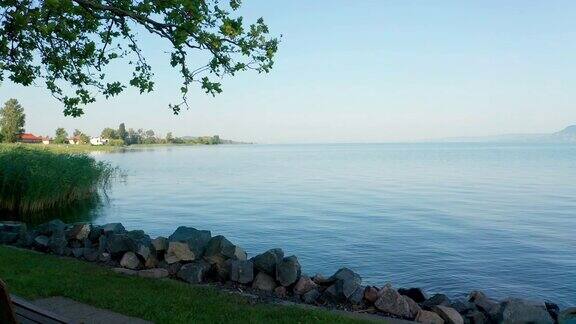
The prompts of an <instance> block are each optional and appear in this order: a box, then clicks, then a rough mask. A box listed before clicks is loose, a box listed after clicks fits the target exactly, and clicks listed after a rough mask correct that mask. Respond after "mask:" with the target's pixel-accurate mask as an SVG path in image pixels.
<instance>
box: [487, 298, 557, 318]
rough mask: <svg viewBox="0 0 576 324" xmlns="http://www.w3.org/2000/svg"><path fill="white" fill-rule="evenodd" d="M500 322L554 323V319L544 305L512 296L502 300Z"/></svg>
mask: <svg viewBox="0 0 576 324" xmlns="http://www.w3.org/2000/svg"><path fill="white" fill-rule="evenodd" d="M498 319H499V322H500V323H504V324H512V323H534V324H548V323H550V324H552V323H554V320H553V319H552V317H551V316H550V314H548V311H547V310H546V307H545V306H544V305H539V304H534V303H531V302H528V301H525V300H521V299H516V298H511V299H508V300H506V301H504V302H502V304H501V307H500V313H499V317H498Z"/></svg>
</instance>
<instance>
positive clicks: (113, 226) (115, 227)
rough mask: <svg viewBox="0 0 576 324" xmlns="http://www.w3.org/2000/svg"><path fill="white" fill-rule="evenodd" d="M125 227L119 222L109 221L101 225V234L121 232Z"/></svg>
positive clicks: (123, 231) (124, 230)
mask: <svg viewBox="0 0 576 324" xmlns="http://www.w3.org/2000/svg"><path fill="white" fill-rule="evenodd" d="M125 232H126V229H125V228H124V225H122V224H121V223H109V224H106V225H104V226H102V233H103V234H122V233H125Z"/></svg>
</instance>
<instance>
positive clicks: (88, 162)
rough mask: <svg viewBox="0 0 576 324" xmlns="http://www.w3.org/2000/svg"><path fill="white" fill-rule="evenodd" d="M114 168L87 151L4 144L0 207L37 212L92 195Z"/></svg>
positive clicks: (0, 159) (0, 164)
mask: <svg viewBox="0 0 576 324" xmlns="http://www.w3.org/2000/svg"><path fill="white" fill-rule="evenodd" d="M114 172H115V169H114V168H112V167H111V166H110V165H109V164H108V163H105V162H98V161H96V160H94V158H92V157H90V156H88V155H85V154H68V153H54V152H50V151H47V150H38V149H30V148H26V147H24V146H0V210H2V209H3V210H8V211H10V212H16V213H33V212H38V211H42V210H47V209H57V208H63V207H66V206H69V205H71V204H73V203H76V202H79V201H82V200H88V199H92V198H94V197H95V196H96V195H98V191H99V190H101V189H102V190H105V189H106V187H107V186H108V185H109V182H110V180H111V177H112V176H113V174H114Z"/></svg>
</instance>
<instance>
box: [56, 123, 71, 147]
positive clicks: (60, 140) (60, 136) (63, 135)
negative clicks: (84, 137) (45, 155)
mask: <svg viewBox="0 0 576 324" xmlns="http://www.w3.org/2000/svg"><path fill="white" fill-rule="evenodd" d="M55 135H56V136H54V143H56V144H68V132H67V131H66V130H65V129H64V128H62V127H58V128H56V132H55Z"/></svg>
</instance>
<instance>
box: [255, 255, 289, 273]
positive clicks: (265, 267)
mask: <svg viewBox="0 0 576 324" xmlns="http://www.w3.org/2000/svg"><path fill="white" fill-rule="evenodd" d="M282 259H284V251H282V249H271V250H268V251H266V252H264V253H262V254H259V255H257V256H255V257H254V258H253V261H254V267H255V268H256V269H258V271H262V272H265V273H267V274H269V275H271V276H274V275H276V265H277V264H278V263H280V261H282Z"/></svg>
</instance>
